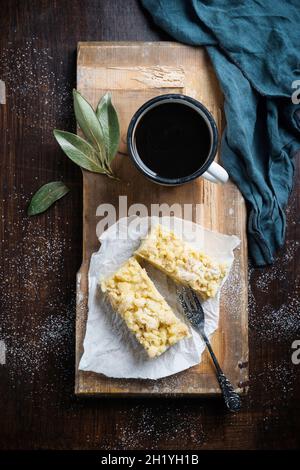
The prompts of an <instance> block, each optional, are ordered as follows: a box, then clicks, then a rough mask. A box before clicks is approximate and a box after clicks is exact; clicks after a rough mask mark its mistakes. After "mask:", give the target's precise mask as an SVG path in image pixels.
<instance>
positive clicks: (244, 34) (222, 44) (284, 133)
mask: <svg viewBox="0 0 300 470" xmlns="http://www.w3.org/2000/svg"><path fill="white" fill-rule="evenodd" d="M141 1H142V4H143V5H144V7H145V8H147V9H148V10H149V12H150V13H151V14H152V16H153V18H154V21H155V22H156V23H157V24H158V25H159V26H160V27H162V28H163V29H164V30H165V31H167V32H168V33H169V34H170V35H172V36H173V37H174V38H176V39H177V40H178V41H181V42H185V43H188V44H193V45H201V46H206V48H207V51H208V54H209V56H210V58H211V60H212V62H213V65H214V68H215V70H216V73H217V76H218V79H219V81H220V84H221V87H222V90H223V93H224V97H225V114H226V121H227V126H226V129H225V131H224V133H223V137H222V148H221V158H222V163H223V165H224V166H225V168H226V169H227V171H228V173H229V174H230V177H231V178H232V179H233V180H234V181H235V183H236V184H237V185H238V187H239V189H240V191H241V192H242V194H243V196H244V197H245V199H246V201H247V203H248V204H247V205H248V210H249V213H248V243H249V250H250V254H251V255H252V258H253V260H254V262H255V264H256V265H258V266H264V265H266V264H271V263H272V262H273V261H274V254H275V252H276V250H277V249H278V248H279V247H281V246H282V245H283V243H284V236H285V225H286V222H285V213H284V210H285V207H286V204H287V200H288V197H289V194H290V191H291V189H292V183H293V173H294V164H293V155H294V154H295V152H296V150H298V149H299V147H300V105H299V103H298V104H297V101H298V102H299V99H297V97H299V96H300V92H299V93H298V94H297V86H298V88H299V89H300V81H299V79H300V60H299V45H300V29H299V28H300V26H299V25H300V8H299V0H286V1H285V2H282V1H279V0H278V1H277V0H245V1H241V0H202V1H201V0H141ZM297 80H298V83H297ZM295 87H296V90H295V89H294V88H295ZM292 94H294V97H295V98H296V99H295V100H294V101H296V103H295V104H293V102H292Z"/></svg>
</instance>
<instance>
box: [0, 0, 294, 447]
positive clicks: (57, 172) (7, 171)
mask: <svg viewBox="0 0 300 470" xmlns="http://www.w3.org/2000/svg"><path fill="white" fill-rule="evenodd" d="M0 26H1V27H0V80H2V81H4V83H5V85H6V104H0V174H1V178H0V235H1V236H0V242H1V247H0V296H1V298H0V304H1V307H0V340H1V341H2V343H0V344H1V345H0V347H1V353H0V357H1V361H0V362H4V364H0V395H1V400H0V416H1V428H0V448H1V449H94V450H96V449H121V450H123V449H162V450H165V449H201V450H202V449H203V450H207V449H296V448H298V449H299V448H300V401H299V396H300V374H299V371H300V369H299V367H300V366H299V365H295V364H293V362H292V361H291V354H292V352H293V350H292V343H293V341H294V340H296V339H299V337H300V331H299V325H300V308H299V279H300V277H299V275H300V271H299V269H300V263H299V261H298V260H299V235H300V233H299V227H300V224H299V213H300V207H299V201H300V198H299V195H300V186H299V184H297V182H298V183H299V177H300V174H299V165H298V158H296V159H295V163H296V175H295V178H296V179H295V185H294V190H293V193H292V195H291V198H290V201H289V205H288V210H287V221H288V223H287V233H286V243H285V246H284V247H283V249H282V250H281V251H280V252H279V253H278V256H277V259H276V261H275V263H274V265H273V266H270V267H268V268H265V269H254V268H253V266H252V265H251V264H250V265H249V282H248V287H249V361H250V388H249V392H248V394H247V395H245V396H244V397H243V408H242V410H241V412H240V413H238V414H234V415H233V414H228V413H226V411H225V410H224V407H223V403H222V400H221V399H219V398H215V399H209V400H208V399H206V398H194V399H192V398H191V397H187V398H170V397H168V398H162V397H158V398H155V397H150V398H140V399H134V398H126V400H124V398H117V397H116V398H114V399H106V398H101V399H98V398H96V399H87V398H83V397H81V398H78V397H75V396H74V380H75V367H74V362H75V283H74V280H75V278H76V273H77V271H78V269H79V267H80V264H81V261H82V175H81V171H80V170H79V169H78V168H77V167H76V166H75V165H73V164H72V162H70V161H69V160H68V158H67V157H66V156H65V155H64V154H63V152H62V151H61V150H60V149H59V147H58V145H57V144H56V142H55V140H54V138H53V135H52V130H53V128H54V127H56V128H58V129H64V130H68V131H71V132H75V129H76V127H75V120H74V115H73V110H72V88H73V87H74V86H75V85H76V49H77V43H78V41H100V40H101V41H121V40H125V41H158V40H159V41H163V40H170V38H168V37H167V36H166V35H165V34H164V33H162V32H161V31H160V30H158V29H157V28H156V27H155V25H154V24H153V22H152V21H151V19H150V18H149V15H147V14H146V13H145V11H144V10H142V9H141V7H140V2H138V1H137V0H127V1H126V2H125V1H124V0H86V1H84V2H82V1H79V0H60V1H59V2H58V1H56V0H22V1H19V0H10V1H9V2H2V3H1V15H0ZM58 179H62V180H63V181H64V182H65V183H66V184H67V185H68V186H69V187H70V188H71V192H70V194H68V195H67V196H66V197H65V198H64V199H62V200H61V201H59V202H58V203H57V204H56V205H55V206H53V207H52V208H51V209H50V210H49V211H48V212H46V213H45V214H41V215H40V216H37V217H35V218H32V219H28V218H27V217H26V206H27V203H28V200H29V198H30V197H31V195H32V194H33V192H34V191H35V190H36V189H37V188H38V187H39V186H41V185H42V184H44V183H47V182H49V181H55V180H58ZM3 343H4V345H5V347H4V345H3ZM4 352H6V354H4Z"/></svg>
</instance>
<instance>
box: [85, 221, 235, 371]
mask: <svg viewBox="0 0 300 470" xmlns="http://www.w3.org/2000/svg"><path fill="white" fill-rule="evenodd" d="M158 222H159V223H161V224H162V225H164V226H167V227H168V228H169V229H172V230H174V232H175V233H177V234H178V235H179V236H180V237H181V238H182V239H184V240H185V241H187V242H188V243H190V244H191V245H192V246H194V248H196V249H198V250H203V251H204V252H205V253H207V254H208V255H210V256H212V257H213V258H214V259H215V260H216V261H219V262H226V263H227V264H228V267H229V268H230V267H231V264H232V262H233V259H234V254H233V250H234V249H235V248H236V247H237V246H238V245H239V243H240V240H239V239H238V238H237V237H236V236H233V235H231V236H229V235H223V234H221V233H217V232H212V231H211V230H207V229H205V228H203V227H201V226H200V225H198V224H195V223H193V222H191V221H187V220H183V219H179V218H176V217H162V218H160V219H159V220H158V218H156V217H152V218H150V217H143V218H141V217H130V218H128V217H124V218H122V219H120V220H119V221H118V222H117V223H116V224H114V225H112V226H111V227H109V228H108V229H107V230H106V231H105V232H104V233H103V234H102V235H101V237H100V242H101V247H100V249H99V251H98V252H97V253H94V254H93V255H92V257H91V262H90V268H89V298H88V319H87V325H86V334H85V338H84V344H83V346H84V353H83V355H82V358H81V360H80V363H79V369H80V370H84V371H93V372H97V373H101V374H104V375H106V376H108V377H114V378H142V379H159V378H161V377H167V376H169V375H172V374H176V373H177V372H180V371H182V370H184V369H187V368H189V367H192V366H194V365H196V364H198V363H199V362H200V361H201V354H202V352H203V350H204V349H205V345H204V343H203V341H202V339H201V337H200V335H199V334H198V333H197V331H195V330H194V329H193V328H191V327H190V332H191V337H190V338H187V339H183V340H181V341H179V343H177V344H175V345H174V346H172V347H170V348H169V349H168V350H167V351H166V352H165V353H163V354H162V355H161V356H159V357H158V358H155V359H149V358H148V357H147V355H146V353H145V351H144V350H143V347H142V346H141V345H140V344H139V343H138V342H137V341H136V339H135V338H134V336H133V334H132V333H131V332H130V331H129V330H128V329H127V327H126V325H125V323H124V322H123V320H122V319H121V318H120V316H119V315H118V314H116V313H115V312H114V311H113V310H112V308H111V306H110V305H109V303H108V301H107V299H106V298H105V296H104V295H103V294H102V292H101V289H100V287H99V279H100V278H103V277H106V276H109V275H111V274H113V272H114V271H116V270H117V269H118V268H119V267H120V266H121V264H122V263H123V262H124V261H126V260H127V259H128V258H129V257H130V256H131V255H132V254H133V252H134V251H135V250H136V249H137V248H138V246H139V244H140V242H141V240H142V238H143V237H145V236H146V234H147V232H148V229H149V226H150V224H154V223H158ZM143 267H145V268H146V270H147V272H148V275H149V276H150V278H151V279H152V280H153V282H154V284H155V285H156V287H157V289H158V290H159V292H160V293H161V294H162V295H163V296H164V298H165V299H166V301H167V302H168V304H169V305H170V306H171V308H172V309H173V311H174V312H175V314H176V315H177V316H178V317H180V318H181V319H182V320H183V321H185V322H186V320H185V318H184V313H183V311H182V308H181V305H180V302H179V300H178V295H177V294H178V286H176V285H175V284H174V283H173V281H171V280H170V279H169V278H168V277H167V276H166V275H165V274H163V273H161V272H159V271H158V270H157V269H155V268H153V267H152V266H150V265H149V264H148V263H143ZM228 271H229V269H228ZM224 282H226V279H224V281H223V283H224ZM219 299H220V292H218V294H217V296H216V297H215V298H214V299H209V300H207V301H205V302H203V304H202V305H203V308H204V312H205V330H206V333H207V335H208V336H210V335H211V334H212V333H213V332H214V331H215V330H216V329H217V327H218V321H219V303H220V302H219ZM186 323H187V322H186Z"/></svg>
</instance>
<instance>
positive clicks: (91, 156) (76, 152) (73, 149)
mask: <svg viewBox="0 0 300 470" xmlns="http://www.w3.org/2000/svg"><path fill="white" fill-rule="evenodd" d="M73 101H74V111H75V117H76V121H77V124H78V125H79V127H80V129H81V131H82V133H83V135H84V137H85V139H86V140H85V139H83V138H82V137H80V136H78V135H77V134H72V133H71V132H66V131H60V130H57V129H55V130H54V137H55V138H56V140H57V142H58V144H59V145H60V147H61V148H62V150H63V151H64V152H65V154H66V155H67V156H68V157H69V158H70V159H71V160H72V161H73V162H74V163H76V164H77V165H79V166H80V167H81V168H84V169H85V170H88V171H91V172H93V173H102V174H105V175H107V176H109V177H111V178H115V175H114V174H113V171H112V169H111V162H112V160H113V159H114V157H115V155H116V153H117V151H118V147H119V142H120V126H119V120H118V115H117V112H116V110H115V108H114V106H113V104H112V102H111V96H110V94H109V93H106V94H105V95H104V96H103V97H102V98H101V100H100V101H99V104H98V106H97V110H96V112H95V111H94V110H93V108H92V106H91V105H90V104H89V103H88V101H87V100H86V99H85V98H84V97H83V96H82V95H81V94H80V93H79V92H78V91H77V90H73Z"/></svg>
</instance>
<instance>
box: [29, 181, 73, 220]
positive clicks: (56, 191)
mask: <svg viewBox="0 0 300 470" xmlns="http://www.w3.org/2000/svg"><path fill="white" fill-rule="evenodd" d="M69 191H70V190H69V188H67V186H66V185H65V184H64V183H63V182H62V181H52V182H51V183H47V184H44V186H42V187H41V188H40V189H38V191H37V192H36V193H35V194H34V195H33V197H32V199H31V201H30V204H29V206H28V209H27V214H28V215H36V214H40V213H41V212H45V210H47V209H48V208H49V207H50V206H52V204H53V203H54V202H55V201H58V199H60V198H62V197H63V196H65V195H66V194H67V193H68V192H69Z"/></svg>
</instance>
